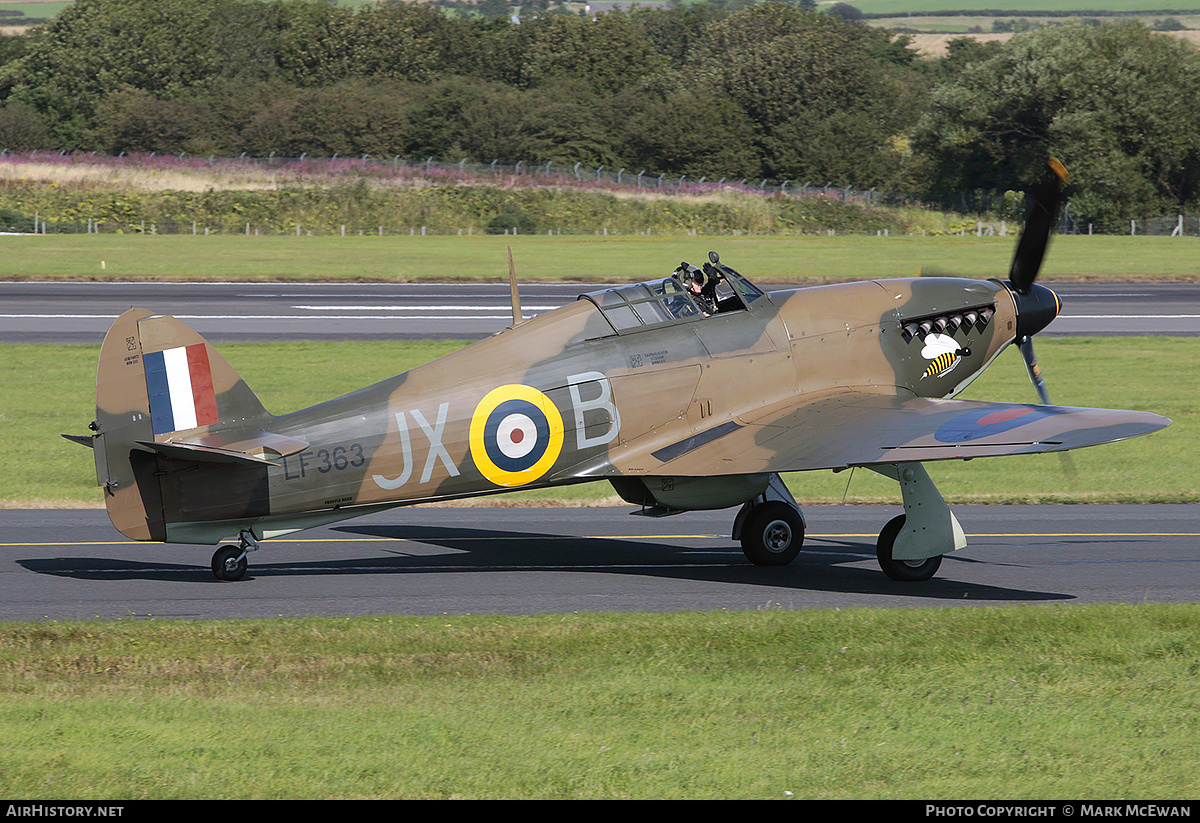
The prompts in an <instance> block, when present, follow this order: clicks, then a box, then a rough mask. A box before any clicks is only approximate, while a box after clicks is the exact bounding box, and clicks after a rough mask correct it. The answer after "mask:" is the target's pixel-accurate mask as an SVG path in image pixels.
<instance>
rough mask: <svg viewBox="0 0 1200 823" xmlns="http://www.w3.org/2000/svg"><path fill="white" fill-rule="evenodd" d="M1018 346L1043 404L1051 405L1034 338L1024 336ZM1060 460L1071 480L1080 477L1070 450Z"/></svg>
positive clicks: (1064, 471)
mask: <svg viewBox="0 0 1200 823" xmlns="http://www.w3.org/2000/svg"><path fill="white" fill-rule="evenodd" d="M1017 348H1019V349H1020V350H1021V356H1022V357H1024V358H1025V367H1026V368H1027V369H1029V379H1030V380H1031V381H1032V382H1033V387H1034V388H1035V389H1037V393H1038V397H1039V398H1041V400H1042V404H1043V405H1046V406H1049V405H1051V404H1050V393H1049V392H1048V391H1046V378H1045V377H1044V376H1043V375H1042V369H1041V367H1040V366H1038V362H1037V357H1036V356H1035V355H1034V353H1033V339H1032V338H1030V337H1023V338H1021V341H1020V342H1019V343H1017ZM1058 459H1059V462H1061V463H1062V467H1063V474H1065V475H1066V476H1067V478H1068V479H1070V480H1077V479H1078V478H1079V470H1078V469H1076V468H1075V459H1074V458H1073V457H1071V453H1070V452H1059V453H1058Z"/></svg>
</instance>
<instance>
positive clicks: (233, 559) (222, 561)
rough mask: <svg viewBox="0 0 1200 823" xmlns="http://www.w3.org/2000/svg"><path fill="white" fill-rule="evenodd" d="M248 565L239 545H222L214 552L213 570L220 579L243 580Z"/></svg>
mask: <svg viewBox="0 0 1200 823" xmlns="http://www.w3.org/2000/svg"><path fill="white" fill-rule="evenodd" d="M238 558H241V559H240V560H239V559H238ZM247 565H249V564H248V563H247V562H246V556H245V554H243V552H242V550H241V549H240V548H238V547H237V546H222V547H221V548H219V549H217V550H216V551H215V552H213V556H212V572H213V574H214V575H216V578H217V579H218V580H241V579H242V578H243V577H244V576H245V574H246V567H247Z"/></svg>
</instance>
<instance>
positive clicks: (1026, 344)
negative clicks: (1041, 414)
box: [1017, 337, 1050, 406]
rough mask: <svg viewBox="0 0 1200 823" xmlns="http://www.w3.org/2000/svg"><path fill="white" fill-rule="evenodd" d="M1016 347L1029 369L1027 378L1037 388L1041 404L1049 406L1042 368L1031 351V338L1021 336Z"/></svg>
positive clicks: (1048, 394)
mask: <svg viewBox="0 0 1200 823" xmlns="http://www.w3.org/2000/svg"><path fill="white" fill-rule="evenodd" d="M1017 348H1019V349H1020V350H1021V356H1022V357H1024V358H1025V368H1026V369H1028V370H1029V380H1030V381H1031V382H1032V383H1033V387H1034V388H1035V389H1037V393H1038V397H1040V398H1041V400H1042V403H1043V405H1046V406H1049V405H1050V393H1049V392H1047V391H1046V378H1045V377H1043V376H1042V369H1041V367H1040V366H1038V362H1037V357H1036V356H1035V355H1034V353H1033V338H1032V337H1023V338H1021V340H1020V342H1018V343H1017Z"/></svg>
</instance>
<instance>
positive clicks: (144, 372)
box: [93, 308, 268, 540]
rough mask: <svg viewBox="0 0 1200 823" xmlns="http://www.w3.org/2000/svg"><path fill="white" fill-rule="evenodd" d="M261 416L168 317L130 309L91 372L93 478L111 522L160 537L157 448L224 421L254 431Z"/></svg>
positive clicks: (232, 377) (213, 355)
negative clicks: (93, 388)
mask: <svg viewBox="0 0 1200 823" xmlns="http://www.w3.org/2000/svg"><path fill="white" fill-rule="evenodd" d="M267 416H268V415H267V412H266V410H265V409H263V406H262V404H261V403H260V402H259V400H258V398H257V397H256V396H255V395H254V392H252V391H251V390H250V388H249V387H248V386H247V385H246V383H245V381H243V380H242V378H241V377H240V376H239V375H238V373H237V372H236V371H235V370H234V368H233V367H232V366H230V365H229V363H228V362H227V361H226V360H225V358H224V357H222V356H221V355H220V354H219V353H218V352H217V351H216V349H214V348H213V347H212V346H211V345H210V344H209V343H208V341H206V340H205V339H204V338H203V337H202V336H201V335H200V334H199V333H197V332H196V331H195V330H194V329H192V328H191V327H189V326H188V325H187V324H185V323H183V322H182V321H180V320H177V319H176V318H174V317H170V316H165V315H156V314H154V313H153V312H150V311H148V310H147V309H136V308H135V309H130V310H129V311H127V312H125V313H124V314H122V315H121V316H120V317H118V318H117V319H116V320H115V321H114V322H113V324H112V326H111V327H110V328H109V330H108V333H107V334H106V335H105V338H104V343H103V345H102V346H101V348H100V358H99V361H98V363H97V367H96V421H95V423H94V424H93V427H94V429H95V431H96V434H95V435H94V436H93V446H94V448H95V459H96V479H97V482H98V483H99V484H100V485H102V486H103V487H104V488H105V496H104V502H105V506H106V507H107V509H108V514H109V518H110V519H111V520H112V522H113V525H114V526H116V527H117V529H118V530H119V531H120V532H121V533H122V534H124V535H125V536H127V537H130V538H132V539H135V540H165V539H166V523H165V520H166V517H165V515H164V510H163V496H162V490H161V488H160V483H159V476H160V474H161V472H160V470H159V457H158V455H157V454H156V448H155V446H156V445H157V444H162V443H168V444H169V443H171V442H172V441H174V440H189V439H190V440H196V439H197V438H199V439H203V437H204V435H205V434H206V432H207V431H208V430H209V429H210V428H213V427H220V426H221V424H222V423H230V424H234V423H236V425H238V427H239V428H241V427H245V426H247V425H249V426H256V425H257V424H258V423H259V422H260V421H262V419H263V418H264V417H267Z"/></svg>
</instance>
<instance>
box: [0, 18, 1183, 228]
mask: <svg viewBox="0 0 1200 823" xmlns="http://www.w3.org/2000/svg"><path fill="white" fill-rule="evenodd" d="M527 8H529V9H531V11H530V13H529V14H528V15H527V16H524V17H522V18H521V19H520V21H519V22H512V21H510V20H508V19H495V18H489V17H486V16H484V15H480V14H469V13H467V12H466V11H465V10H457V11H455V12H453V13H449V12H447V11H445V10H440V9H437V8H433V7H430V6H425V5H416V4H411V3H401V2H381V3H378V4H374V5H367V6H362V7H357V8H352V7H343V6H336V5H333V4H332V3H329V2H321V1H320V0H206V1H205V2H200V3H198V2H194V0H76V2H75V3H73V4H72V5H71V6H70V7H68V8H67V9H66V10H64V11H63V12H62V13H61V14H59V15H58V16H57V17H56V18H54V19H53V20H52V21H51V22H49V23H48V24H46V25H44V26H41V27H38V28H36V29H34V30H33V33H32V34H30V35H27V36H9V37H2V38H0V101H2V108H0V148H7V149H9V150H21V149H57V150H63V151H95V152H101V153H109V154H117V153H120V152H151V151H153V152H167V153H175V154H178V153H188V154H202V155H209V154H217V155H222V156H226V155H237V154H241V153H243V152H247V153H251V154H260V155H265V154H268V153H271V152H274V153H276V154H277V155H290V156H300V155H303V154H307V155H310V156H331V155H334V154H339V155H355V156H361V155H364V154H369V155H372V156H387V157H392V156H402V157H407V158H420V159H424V158H426V157H434V158H437V159H441V160H447V161H452V162H453V161H457V160H459V159H462V158H470V159H472V160H474V161H482V162H490V161H492V160H497V161H499V162H500V163H506V164H515V163H517V162H522V163H525V164H546V163H556V164H564V165H571V164H574V163H576V162H581V163H583V164H584V165H585V166H588V167H592V168H595V167H599V166H608V167H617V166H621V167H627V168H631V169H637V170H638V171H643V170H644V171H646V172H648V173H650V174H660V173H667V174H671V175H687V176H689V177H691V178H692V179H698V178H699V177H703V176H707V177H708V178H709V179H717V178H721V177H728V178H739V179H740V178H750V179H763V178H766V179H774V180H779V181H782V180H791V181H794V182H796V183H797V184H802V183H804V182H805V181H811V182H812V183H814V184H816V185H823V184H825V183H827V182H834V183H836V184H838V185H853V186H855V187H856V188H862V189H869V188H877V189H880V190H902V191H912V192H926V193H928V192H939V191H947V192H948V191H964V190H977V189H983V190H995V191H1005V190H1010V189H1020V188H1024V187H1026V186H1028V185H1030V184H1031V183H1032V182H1033V181H1034V180H1035V179H1036V178H1037V176H1038V175H1039V174H1040V169H1041V167H1042V163H1043V162H1044V160H1045V158H1046V157H1047V156H1048V155H1050V154H1054V155H1057V156H1058V157H1060V158H1061V159H1062V160H1063V162H1064V163H1065V164H1066V165H1067V167H1068V168H1069V169H1071V171H1072V180H1071V183H1072V186H1071V189H1070V191H1069V192H1068V195H1069V196H1070V197H1071V202H1072V207H1073V210H1074V214H1073V216H1074V217H1075V218H1076V219H1079V220H1081V221H1088V222H1093V221H1094V222H1097V223H1099V222H1106V221H1116V220H1123V219H1130V218H1141V217H1143V216H1144V215H1146V214H1148V213H1157V212H1171V213H1174V212H1176V211H1180V210H1183V209H1185V208H1187V207H1188V206H1194V205H1195V204H1196V201H1197V199H1198V197H1200V108H1197V107H1196V106H1195V105H1194V104H1193V101H1194V100H1196V99H1200V51H1198V50H1197V49H1196V48H1195V47H1193V46H1191V45H1189V44H1188V43H1186V42H1184V41H1181V40H1178V39H1175V38H1171V37H1167V36H1163V35H1158V34H1155V33H1153V32H1152V31H1150V29H1149V28H1147V27H1146V26H1145V25H1144V24H1142V23H1139V22H1137V21H1113V22H1102V23H1100V24H1099V25H1086V26H1085V25H1082V24H1067V25H1064V26H1056V27H1053V28H1042V29H1036V30H1033V31H1029V32H1025V33H1022V34H1020V35H1017V36H1015V37H1013V38H1012V39H1011V40H1010V41H1008V42H1006V43H1003V44H1000V43H990V44H981V43H978V42H975V41H973V40H969V39H966V38H963V39H959V40H955V41H952V43H951V47H950V49H949V51H948V53H947V54H946V55H945V56H944V57H941V58H937V59H925V58H923V57H922V56H920V55H919V54H918V53H917V52H916V51H915V49H913V48H912V46H911V40H910V38H909V37H908V36H906V35H903V34H897V33H895V32H892V31H890V30H887V29H882V28H876V27H870V26H867V25H864V24H862V23H861V22H859V21H856V20H853V19H847V18H846V16H844V15H840V14H831V13H826V12H821V11H818V10H816V7H815V4H814V3H812V2H811V0H804V1H803V2H798V3H788V2H778V1H777V0H776V1H771V2H759V3H753V4H751V5H743V4H742V3H740V2H737V3H732V2H730V3H697V4H690V5H675V6H672V7H671V8H666V9H637V8H635V9H634V10H632V11H630V12H629V13H619V12H610V13H605V14H600V15H597V16H595V17H586V16H581V15H577V14H569V13H561V12H560V13H555V12H556V10H555V9H553V8H550V7H549V3H548V2H542V3H541V4H540V5H538V4H530V5H529V6H527Z"/></svg>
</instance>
